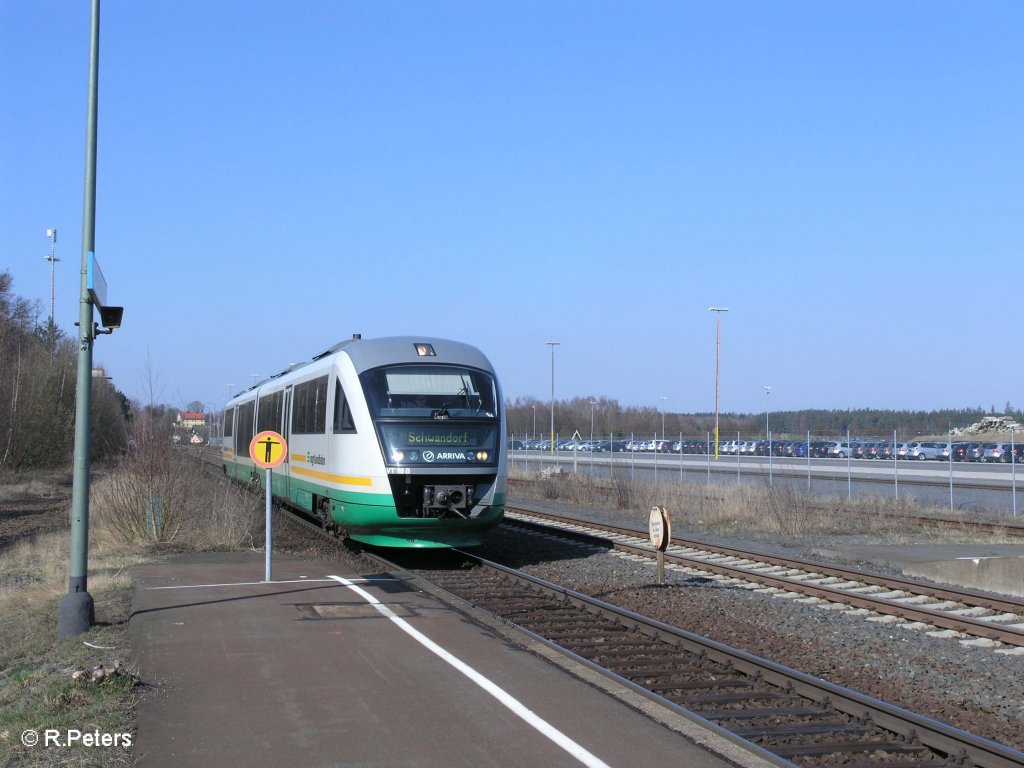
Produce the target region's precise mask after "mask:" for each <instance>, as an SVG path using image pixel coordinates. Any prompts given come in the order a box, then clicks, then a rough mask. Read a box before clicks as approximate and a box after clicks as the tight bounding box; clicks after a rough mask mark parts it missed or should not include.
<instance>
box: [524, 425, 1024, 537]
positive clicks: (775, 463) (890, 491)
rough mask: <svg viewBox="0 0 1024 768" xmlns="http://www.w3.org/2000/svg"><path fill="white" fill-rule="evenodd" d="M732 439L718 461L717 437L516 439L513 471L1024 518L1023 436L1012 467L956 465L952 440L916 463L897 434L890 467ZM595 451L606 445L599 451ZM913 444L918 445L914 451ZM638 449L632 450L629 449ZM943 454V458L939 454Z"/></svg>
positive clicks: (885, 462)
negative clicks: (753, 489)
mask: <svg viewBox="0 0 1024 768" xmlns="http://www.w3.org/2000/svg"><path fill="white" fill-rule="evenodd" d="M731 439H732V438H729V439H726V438H725V436H721V435H720V440H719V452H718V455H717V456H716V455H715V447H714V440H713V438H712V435H711V434H710V433H708V434H706V435H704V436H702V437H699V438H693V437H684V436H683V435H682V434H680V435H678V436H677V437H674V438H665V436H664V435H661V436H659V435H657V434H655V435H653V436H647V435H635V434H630V435H628V436H624V435H613V436H608V435H605V436H600V435H594V436H592V437H591V438H588V439H584V438H582V437H580V436H579V434H578V433H577V434H576V435H574V436H573V437H569V438H565V437H562V438H559V436H558V435H556V436H555V441H554V445H555V448H554V449H552V448H551V446H550V441H544V442H545V443H546V445H545V447H544V448H543V449H539V448H536V447H532V448H531V447H522V444H524V443H525V444H527V445H529V444H531V443H535V442H536V441H535V440H533V439H531V437H530V436H529V435H520V436H516V435H510V437H509V446H510V448H509V452H508V456H509V462H510V467H512V468H519V469H523V470H530V469H537V470H539V469H542V468H545V467H550V466H559V467H561V468H562V469H563V470H565V471H572V472H587V473H590V474H594V475H602V474H607V475H608V476H609V477H610V476H613V475H614V474H615V473H619V474H620V475H621V474H624V473H626V472H628V473H629V477H630V479H631V480H635V479H644V478H646V479H650V480H653V481H654V482H666V481H675V482H705V483H707V484H736V483H762V484H766V485H768V486H769V487H774V486H776V485H779V484H784V486H785V487H787V488H793V489H801V490H806V491H807V492H808V493H810V494H815V495H828V496H839V497H844V496H845V497H846V498H847V499H851V500H852V499H854V498H862V497H865V496H868V495H872V496H876V497H888V498H893V499H896V500H900V499H903V500H905V501H908V502H909V501H913V502H917V503H920V504H925V505H929V506H937V507H946V506H948V508H949V510H950V511H951V512H954V513H957V512H970V511H985V512H994V513H998V514H1009V515H1011V516H1012V517H1017V516H1018V499H1017V485H1018V483H1017V474H1018V471H1019V469H1020V468H1021V467H1020V465H1021V461H1020V459H1019V458H1018V456H1017V451H1016V446H1017V444H1018V443H1017V440H1016V435H1015V434H1013V433H1011V439H1010V446H1011V451H1010V457H1011V460H1010V461H1008V462H999V463H989V462H969V461H954V460H952V458H950V457H952V456H953V448H954V446H955V445H957V444H958V443H957V441H954V440H953V436H952V434H950V435H949V437H948V439H947V440H946V441H944V442H941V441H931V442H939V445H940V446H945V450H946V451H947V453H946V456H945V458H940V460H934V459H931V460H926V461H918V460H910V459H907V458H900V456H899V455H898V451H897V450H896V449H895V446H898V445H900V443H897V441H896V435H895V433H894V434H893V437H892V439H891V440H884V439H881V438H875V440H876V441H878V440H884V441H885V442H890V443H891V444H892V445H893V446H894V450H893V451H892V455H891V457H887V458H885V459H878V458H874V459H866V458H854V456H853V452H852V451H851V450H849V446H851V445H856V444H857V443H858V442H863V441H864V440H863V439H862V440H858V438H856V437H853V438H851V436H850V435H849V434H847V435H845V436H838V437H835V436H834V437H818V436H812V435H811V434H810V433H808V434H807V435H806V436H805V437H803V438H794V437H793V436H792V435H787V436H786V438H785V442H788V443H791V442H796V443H804V444H806V445H807V446H808V450H806V454H805V455H803V456H798V457H794V456H788V455H778V454H777V453H776V451H777V449H778V445H779V443H781V442H783V441H781V440H776V439H775V438H774V436H773V435H772V434H771V433H770V432H769V434H768V437H767V439H766V438H765V437H763V436H759V437H754V438H750V437H746V438H744V437H743V436H742V435H740V434H739V433H737V434H736V437H735V441H736V442H737V443H743V442H745V443H751V442H754V443H756V442H762V443H765V442H766V443H767V446H768V450H767V452H766V454H762V455H759V454H751V453H740V452H736V453H735V454H730V453H723V452H722V450H721V449H722V447H723V445H725V444H727V443H728V442H729V441H730V440H731ZM642 442H646V443H647V444H651V443H659V442H660V443H661V444H662V447H664V443H666V442H667V443H669V444H670V445H672V446H675V445H678V446H679V447H680V448H683V447H686V448H688V449H689V450H691V451H692V448H693V446H692V444H693V443H695V442H698V443H700V444H701V445H702V446H703V450H702V451H701V452H698V453H694V452H689V453H686V452H682V451H680V452H675V451H672V450H671V449H670V450H669V451H657V450H654V451H652V450H643V449H637V445H638V444H640V443H642ZM816 442H818V443H820V442H829V443H834V444H840V445H845V446H847V450H845V451H843V452H842V453H843V455H842V456H833V457H818V456H812V455H811V451H810V450H809V447H810V446H811V445H812V444H813V443H816ZM595 443H603V447H602V448H600V449H597V448H595ZM912 444H913V443H912ZM629 445H632V446H633V448H632V449H630V448H628V447H627V446H629ZM939 453H941V451H939Z"/></svg>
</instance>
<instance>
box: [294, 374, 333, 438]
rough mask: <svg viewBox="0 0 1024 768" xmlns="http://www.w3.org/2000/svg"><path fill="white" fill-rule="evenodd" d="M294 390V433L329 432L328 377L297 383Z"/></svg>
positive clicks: (316, 433)
mask: <svg viewBox="0 0 1024 768" xmlns="http://www.w3.org/2000/svg"><path fill="white" fill-rule="evenodd" d="M292 392H293V395H292V434H294V435H324V434H327V377H326V376H320V377H319V378H316V379H311V380H310V381H304V382H302V383H301V384H296V385H295V387H294V389H293V390H292Z"/></svg>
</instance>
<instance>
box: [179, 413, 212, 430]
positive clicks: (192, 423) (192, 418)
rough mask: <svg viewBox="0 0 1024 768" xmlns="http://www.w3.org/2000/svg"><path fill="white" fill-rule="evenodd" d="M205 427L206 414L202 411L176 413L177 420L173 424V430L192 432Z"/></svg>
mask: <svg viewBox="0 0 1024 768" xmlns="http://www.w3.org/2000/svg"><path fill="white" fill-rule="evenodd" d="M205 426H206V414H205V413H203V412H202V411H178V419H177V421H175V422H174V428H175V429H188V430H192V429H195V428H196V427H205Z"/></svg>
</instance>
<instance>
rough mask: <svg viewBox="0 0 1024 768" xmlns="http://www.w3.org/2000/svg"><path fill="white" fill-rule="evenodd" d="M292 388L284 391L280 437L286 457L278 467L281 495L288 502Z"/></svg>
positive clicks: (290, 478) (290, 466) (290, 468)
mask: <svg viewBox="0 0 1024 768" xmlns="http://www.w3.org/2000/svg"><path fill="white" fill-rule="evenodd" d="M291 426H292V387H291V385H290V384H289V385H288V386H287V387H285V390H284V404H283V407H282V408H281V436H282V437H283V438H284V441H285V442H286V443H288V445H289V449H288V455H287V456H285V459H284V463H283V464H282V465H281V466H280V467H279V470H280V472H281V495H282V496H284V497H285V498H286V499H288V501H291V500H292V493H291V491H292V489H291V484H292V463H291V442H292V433H291Z"/></svg>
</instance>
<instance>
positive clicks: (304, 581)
mask: <svg viewBox="0 0 1024 768" xmlns="http://www.w3.org/2000/svg"><path fill="white" fill-rule="evenodd" d="M330 581H337V579H335V578H333V577H331V578H329V579H290V580H287V581H236V582H231V583H228V584H178V585H174V586H169V587H146V589H203V588H206V587H254V586H269V585H271V584H310V583H312V582H330ZM371 581H397V579H352V583H353V584H369V583H370V582H371Z"/></svg>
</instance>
